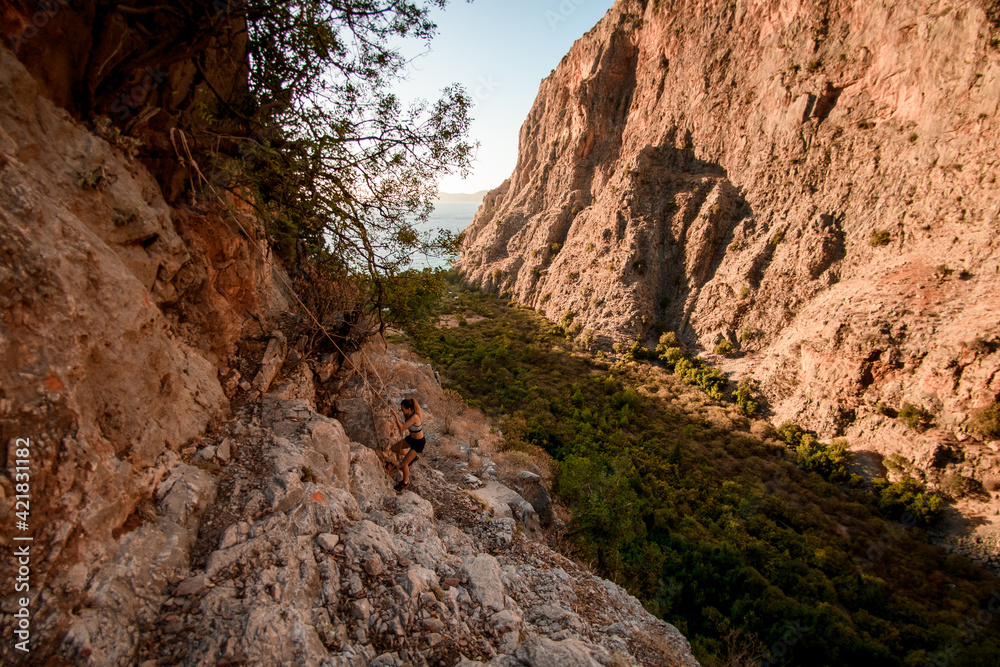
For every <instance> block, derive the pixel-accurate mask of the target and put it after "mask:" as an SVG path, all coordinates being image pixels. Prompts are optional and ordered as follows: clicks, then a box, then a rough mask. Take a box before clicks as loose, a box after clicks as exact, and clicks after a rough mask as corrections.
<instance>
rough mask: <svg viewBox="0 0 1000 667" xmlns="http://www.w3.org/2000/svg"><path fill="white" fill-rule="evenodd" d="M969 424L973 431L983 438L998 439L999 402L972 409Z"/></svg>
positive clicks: (999, 426)
mask: <svg viewBox="0 0 1000 667" xmlns="http://www.w3.org/2000/svg"><path fill="white" fill-rule="evenodd" d="M970 425H971V427H972V430H973V431H975V432H976V433H978V434H979V435H980V436H982V437H984V438H992V439H994V440H996V439H1000V403H994V404H993V405H988V406H986V407H985V408H979V409H977V410H974V411H973V412H972V418H971V419H970Z"/></svg>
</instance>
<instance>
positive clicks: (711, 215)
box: [460, 0, 1000, 475]
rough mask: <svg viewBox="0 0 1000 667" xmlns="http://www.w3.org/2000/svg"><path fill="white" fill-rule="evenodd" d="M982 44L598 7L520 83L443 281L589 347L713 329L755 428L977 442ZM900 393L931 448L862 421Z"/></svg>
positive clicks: (876, 419) (757, 16) (682, 10)
mask: <svg viewBox="0 0 1000 667" xmlns="http://www.w3.org/2000/svg"><path fill="white" fill-rule="evenodd" d="M998 37H1000V30H998V28H997V26H996V25H995V24H994V23H993V22H992V21H991V18H990V16H988V15H987V12H986V11H984V9H983V6H982V3H977V2H945V3H943V4H942V3H929V2H918V1H915V0H910V1H906V2H897V3H890V4H879V3H868V2H860V1H857V2H851V1H846V0H843V1H839V2H745V1H741V2H735V3H734V2H728V1H712V0H709V1H708V2H667V1H663V2H640V1H638V0H622V1H620V2H617V3H616V4H615V6H614V7H613V8H612V9H611V10H610V11H609V12H608V14H607V15H606V16H605V17H604V19H602V20H601V22H600V23H598V25H597V26H596V27H595V28H594V29H592V30H591V31H590V32H589V33H587V34H586V35H584V36H583V37H582V38H581V39H580V40H578V41H577V42H576V44H575V45H574V46H573V47H572V49H571V50H570V52H569V53H568V54H567V55H566V57H565V58H563V60H562V62H561V63H560V64H559V66H558V67H557V68H556V69H555V70H554V71H553V72H552V74H551V75H550V76H549V77H547V78H546V79H545V80H544V81H543V82H542V83H541V86H540V88H539V94H538V98H537V100H536V102H535V105H534V107H533V108H532V110H531V112H530V113H529V114H528V117H527V119H526V120H525V122H524V125H523V126H522V128H521V133H520V155H519V159H518V164H517V167H516V168H515V170H514V173H513V174H512V175H511V177H510V179H508V180H507V181H505V182H504V183H503V184H502V185H501V186H500V187H498V188H496V189H495V190H493V191H492V192H490V193H489V194H488V195H487V196H486V198H485V200H484V202H483V205H482V207H481V208H480V210H479V212H478V214H477V216H476V218H475V221H474V222H473V224H472V226H471V227H470V228H469V230H468V233H467V239H466V242H465V246H464V254H463V256H462V259H461V263H460V267H461V269H462V270H463V271H464V272H465V274H466V276H467V277H468V278H469V279H471V280H472V281H473V282H474V283H477V284H479V285H481V286H482V287H483V288H485V289H488V290H491V291H494V292H496V293H501V294H506V295H509V296H510V297H511V298H513V299H516V300H517V301H520V302H521V303H524V304H527V305H529V306H532V307H535V308H537V309H539V310H541V311H542V312H543V313H544V314H545V315H546V316H547V317H548V318H549V319H551V320H553V321H554V322H564V323H566V324H568V325H569V326H570V327H571V328H572V331H573V333H575V334H577V335H579V336H581V337H582V339H583V340H584V341H591V340H592V341H593V344H595V345H603V346H604V347H609V346H610V344H611V343H612V342H615V341H621V342H628V341H631V340H634V339H635V338H636V337H640V338H645V339H646V340H647V341H648V342H649V343H652V342H653V340H655V336H656V334H657V333H658V332H659V331H662V330H673V331H676V332H677V333H678V334H679V335H680V336H681V339H682V340H683V341H684V342H685V343H686V344H687V345H689V346H690V347H691V348H692V349H693V351H700V352H703V353H708V354H709V356H712V355H711V353H712V350H713V349H714V346H715V344H716V343H717V342H719V341H720V340H721V339H723V338H726V339H728V340H729V341H730V342H731V343H732V345H733V346H734V348H735V350H736V353H735V354H733V355H730V357H728V358H715V359H714V362H715V363H719V364H720V365H722V367H723V368H724V369H725V370H727V371H729V372H731V373H733V375H734V376H735V377H739V376H743V375H752V376H753V377H755V378H756V379H757V380H758V381H759V383H760V386H761V388H762V390H763V392H764V393H765V395H766V398H767V402H768V403H769V405H770V407H771V409H772V410H773V417H774V420H775V421H776V422H780V421H784V420H786V419H791V420H795V421H797V422H799V423H801V424H802V425H804V426H806V427H809V428H813V429H816V430H817V431H818V432H819V433H820V434H821V435H822V436H825V437H830V436H834V435H846V436H848V437H850V438H851V440H852V443H854V444H855V445H856V446H862V447H871V448H874V449H876V450H877V451H879V452H881V453H883V454H885V453H889V452H902V453H903V454H904V455H906V456H907V457H908V458H911V459H916V458H921V457H922V456H923V455H924V454H927V452H925V451H924V450H925V449H927V450H929V448H932V447H936V446H937V445H938V444H940V443H941V442H942V441H953V440H965V441H966V442H965V444H964V445H963V446H964V447H966V448H968V447H970V446H973V445H971V444H970V442H971V441H969V440H968V433H967V432H966V429H967V428H968V424H969V422H968V419H969V415H970V413H971V411H972V410H973V409H974V408H976V407H979V406H982V405H986V404H988V403H991V402H992V401H994V400H995V399H996V397H997V396H998V395H1000V373H998V370H1000V354H998V353H997V352H998V349H1000V346H998V345H997V341H998V333H1000V326H998V323H1000V299H998V298H996V294H997V293H998V282H1000V255H998V252H997V247H998V245H997V244H998V242H997V233H998V231H1000V222H998V220H1000V218H998V216H1000V197H998V196H997V194H998V192H1000V188H998V186H997V183H996V171H997V159H998V158H997V155H998V154H1000V152H998V143H1000V142H998V130H1000V123H998V120H997V111H998V108H997V107H998V100H1000V51H998V49H997V46H996V45H997V43H998V42H997V39H998ZM567 313H572V317H567ZM977 341H978V342H977ZM904 402H910V403H914V404H917V405H921V406H923V407H925V408H926V409H928V410H930V411H932V412H934V413H935V415H936V416H935V424H936V426H937V428H936V429H932V431H931V432H930V435H929V436H927V435H925V436H921V437H920V438H915V437H913V432H912V431H908V430H907V429H906V428H905V427H903V426H902V425H900V424H899V423H898V422H896V421H895V420H893V419H891V418H889V417H886V416H885V415H883V414H880V413H879V412H878V411H877V410H876V406H877V405H878V404H879V403H885V404H886V405H888V406H890V407H894V408H899V407H900V406H901V405H902V404H903V403H904ZM925 440H926V441H927V442H924V441H925ZM984 451H985V450H984ZM924 458H926V457H924ZM987 467H988V466H986V464H984V465H983V466H980V468H981V470H980V472H982V471H983V470H985V469H986V468H987ZM967 472H968V473H969V474H970V475H971V474H979V473H974V472H973V471H971V470H970V471H967Z"/></svg>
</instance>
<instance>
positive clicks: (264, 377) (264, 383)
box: [251, 331, 288, 393]
mask: <svg viewBox="0 0 1000 667" xmlns="http://www.w3.org/2000/svg"><path fill="white" fill-rule="evenodd" d="M287 353H288V341H287V340H286V339H285V334H283V333H282V332H281V331H275V332H274V333H273V334H272V336H271V340H270V341H268V343H267V349H266V350H264V359H263V360H261V363H260V370H259V371H257V375H256V376H255V377H254V379H253V382H252V383H251V386H252V387H253V388H254V390H255V391H259V392H261V393H265V392H266V391H267V390H268V388H270V386H271V382H273V381H274V378H275V376H276V375H277V374H278V371H279V370H281V365H282V364H283V363H285V355H286V354H287Z"/></svg>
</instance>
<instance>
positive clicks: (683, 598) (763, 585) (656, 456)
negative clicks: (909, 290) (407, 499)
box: [412, 292, 1000, 666]
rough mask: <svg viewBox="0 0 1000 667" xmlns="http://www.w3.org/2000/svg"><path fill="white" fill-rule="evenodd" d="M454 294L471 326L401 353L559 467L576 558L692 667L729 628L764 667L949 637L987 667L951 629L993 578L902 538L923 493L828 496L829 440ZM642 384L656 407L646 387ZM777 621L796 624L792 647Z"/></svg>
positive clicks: (665, 343)
mask: <svg viewBox="0 0 1000 667" xmlns="http://www.w3.org/2000/svg"><path fill="white" fill-rule="evenodd" d="M455 296H456V297H457V298H456V299H454V300H450V301H449V303H453V304H454V307H456V308H459V309H461V310H473V311H474V312H483V313H487V319H486V320H483V321H480V322H476V323H474V324H470V325H469V326H467V327H463V328H461V329H459V328H452V329H441V330H435V331H433V332H429V331H419V332H416V333H415V334H414V337H413V341H412V342H413V344H414V345H415V346H416V347H417V348H418V350H419V351H420V352H421V353H422V354H424V355H426V356H428V357H430V358H431V360H432V361H433V363H434V364H435V365H436V366H438V367H439V368H441V371H442V374H443V375H445V376H447V377H448V378H449V379H450V380H451V381H452V382H453V383H454V386H455V388H456V389H457V390H458V391H459V392H460V393H461V394H462V395H463V396H464V397H465V398H466V400H467V401H474V402H476V403H477V404H479V405H481V406H482V408H483V409H484V410H485V411H486V412H487V413H489V414H491V415H494V416H495V417H498V418H503V416H505V415H509V416H511V417H517V418H519V419H523V427H522V428H521V434H520V435H519V436H518V439H517V441H518V442H519V443H520V442H523V443H528V444H531V445H535V446H538V447H541V448H543V449H544V450H545V451H546V452H548V453H549V454H550V455H551V456H552V457H553V458H554V459H555V460H556V462H557V464H558V466H557V468H558V470H559V472H558V475H557V478H556V486H555V490H556V492H557V493H558V494H559V496H560V497H561V498H562V499H563V501H565V502H566V503H567V504H568V505H569V506H570V507H571V508H572V510H573V519H572V522H571V523H570V525H569V526H568V529H567V532H566V540H567V542H568V543H569V544H570V545H571V548H572V549H575V552H574V553H575V555H576V556H577V557H578V558H580V559H582V560H586V561H589V562H593V563H594V564H595V565H596V567H597V569H598V571H599V573H600V574H601V575H602V576H606V577H608V578H610V579H612V580H614V581H617V582H618V583H620V584H621V585H623V586H625V587H626V588H627V589H628V590H629V591H630V592H631V593H633V594H635V595H637V596H638V597H639V598H640V599H641V600H642V601H643V603H644V604H645V605H646V607H647V608H648V609H650V610H651V611H653V612H654V613H656V614H657V615H658V616H660V617H662V618H664V619H665V620H667V621H670V622H672V623H674V624H675V625H677V626H678V627H679V628H680V629H681V630H682V631H683V632H684V634H685V636H687V637H688V639H689V640H690V641H691V643H692V647H693V649H694V651H695V652H696V655H697V657H698V658H699V660H700V661H701V663H702V664H705V665H721V664H726V663H725V662H724V661H725V660H726V659H727V655H728V657H732V656H731V654H727V652H726V651H727V649H725V638H726V636H727V631H728V630H730V629H732V630H736V631H739V632H740V633H742V634H743V635H744V636H749V635H756V636H757V637H758V638H759V640H760V642H761V644H762V645H763V646H765V647H774V646H778V645H779V643H780V642H785V643H784V644H782V646H783V656H782V657H781V659H776V660H775V661H774V662H773V663H772V664H788V665H791V664H796V665H797V664H803V665H804V664H810V665H811V664H817V665H833V664H859V665H860V664H871V665H900V666H903V665H922V664H926V662H927V656H928V655H931V654H933V653H934V652H935V651H943V650H946V649H947V647H948V646H949V643H950V642H954V646H957V647H958V648H957V649H955V652H954V653H953V661H954V662H953V664H955V665H959V664H970V665H990V664H998V660H1000V641H998V639H997V637H996V635H995V633H991V632H983V633H979V634H976V635H975V636H972V637H963V636H961V635H960V631H959V630H958V629H957V627H956V626H957V624H958V622H959V619H960V616H961V614H966V613H971V612H973V611H974V610H976V609H977V608H979V607H980V605H982V604H985V603H986V601H987V600H988V598H989V595H990V593H991V590H992V587H994V586H995V580H994V579H993V578H992V576H991V575H990V574H989V573H987V572H986V571H985V570H982V569H979V568H972V567H966V568H957V567H955V566H954V565H953V564H950V561H947V560H946V558H945V555H944V554H943V553H942V552H941V551H940V550H938V549H937V548H935V547H932V546H931V545H929V544H928V543H927V541H926V538H925V536H924V533H923V532H922V531H918V530H906V529H905V528H906V527H907V526H912V525H915V524H916V523H921V522H926V523H929V522H931V521H933V520H934V518H935V512H937V511H939V510H940V508H941V505H940V503H941V500H940V499H939V498H937V497H936V496H930V495H928V494H926V493H924V492H922V491H920V490H919V489H912V488H909V487H908V486H906V485H905V484H904V485H903V486H893V488H889V486H890V485H888V484H887V483H886V484H885V485H883V486H878V485H876V488H877V491H876V492H875V493H873V492H870V491H868V490H867V489H863V488H861V482H860V480H859V478H858V477H857V476H855V477H854V478H849V479H848V480H847V481H848V484H850V485H851V487H854V488H850V487H848V486H847V485H846V484H839V483H838V484H832V483H830V482H829V481H827V480H826V479H824V477H823V476H822V475H825V476H827V477H829V478H832V479H837V480H841V479H843V478H844V468H845V466H846V459H847V453H846V449H844V447H843V442H839V441H835V442H833V443H830V445H826V446H823V445H820V444H819V443H818V442H817V441H816V438H815V436H814V435H812V434H810V433H807V432H806V431H804V430H803V429H802V428H800V427H797V426H795V425H793V424H789V425H782V432H783V434H784V435H783V438H784V439H785V440H786V441H787V442H789V444H790V446H792V452H793V456H789V450H788V449H786V448H774V447H772V446H769V445H767V444H765V443H763V442H761V441H759V440H757V439H756V438H752V437H750V436H748V435H747V434H745V433H739V432H736V431H733V430H732V429H731V427H728V426H726V427H716V426H713V425H712V424H711V422H710V421H709V420H707V419H706V415H705V413H704V412H701V411H699V409H698V408H697V407H690V408H683V409H682V408H680V407H679V406H680V405H686V404H691V403H693V404H694V405H699V404H698V403H697V402H696V401H691V396H692V394H693V393H694V392H693V390H691V389H690V388H688V387H686V386H685V385H684V384H683V383H682V382H681V381H680V377H679V376H677V375H673V374H669V373H667V372H665V371H663V370H662V369H661V368H659V367H657V366H655V365H650V364H609V363H608V362H605V361H602V360H600V359H588V358H586V357H583V356H582V355H579V354H574V353H573V350H572V347H571V343H570V342H568V341H566V340H565V339H564V338H559V337H557V336H556V334H554V333H553V327H552V325H551V324H550V323H548V322H546V321H545V320H543V319H542V318H540V317H538V316H537V315H536V314H535V313H533V312H532V311H530V310H527V309H509V308H505V307H504V306H503V304H501V303H500V302H498V301H496V300H495V299H493V298H492V297H489V296H487V295H482V294H474V293H471V292H458V293H457V294H455ZM476 309H478V310H476ZM660 343H661V344H662V345H660V344H658V345H657V350H656V351H655V354H656V355H657V356H658V357H662V356H666V355H673V354H675V353H676V354H679V355H680V357H679V358H678V359H677V360H676V361H674V362H673V363H674V364H675V366H680V367H681V369H682V371H683V372H684V373H687V372H689V371H691V369H693V368H696V367H697V364H699V363H700V360H688V359H685V358H684V357H683V354H682V353H681V350H680V347H679V343H678V341H677V340H676V337H673V336H671V335H670V334H666V335H664V336H661V340H660ZM675 372H676V367H675ZM651 381H655V383H656V385H657V394H658V395H655V396H654V395H651V394H650V393H649V392H648V391H647V390H646V389H644V388H645V387H648V385H649V384H650V382H651ZM664 394H665V395H666V398H663V397H662V396H663V395H664ZM504 432H505V434H506V433H507V431H506V430H505V431H504ZM518 446H520V445H518ZM800 447H801V448H803V449H802V456H801V461H800V460H799V459H800V456H799V454H800V452H799V451H798V449H799V448H800ZM797 463H798V465H796V464H797ZM799 465H801V466H802V467H803V468H806V470H803V469H800V468H799ZM811 471H815V472H817V473H819V474H813V472H811ZM907 512H909V513H910V514H906V513H907ZM883 515H888V516H891V517H895V518H900V519H901V520H902V522H903V524H904V526H903V528H901V527H900V526H899V524H896V523H895V522H893V521H891V520H889V519H887V518H884V516H883ZM911 515H912V516H913V517H915V518H913V519H911ZM886 536H888V538H887V537H886ZM789 624H793V626H794V627H795V628H800V629H802V632H799V633H797V634H796V635H795V640H796V641H795V643H794V645H792V644H790V643H788V642H786V641H785V640H786V639H787V632H788V630H787V628H788V627H789ZM761 660H762V661H767V660H770V657H769V654H768V655H765V656H764V657H762V658H761ZM782 660H783V661H784V662H782Z"/></svg>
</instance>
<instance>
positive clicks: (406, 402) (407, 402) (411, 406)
mask: <svg viewBox="0 0 1000 667" xmlns="http://www.w3.org/2000/svg"><path fill="white" fill-rule="evenodd" d="M399 404H400V405H401V406H403V407H404V408H406V409H407V410H412V411H413V412H415V413H416V414H417V416H418V417H421V418H422V417H423V415H422V414H420V404H419V403H417V402H416V401H415V400H413V399H412V398H404V399H403V400H401V401H400V402H399Z"/></svg>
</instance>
